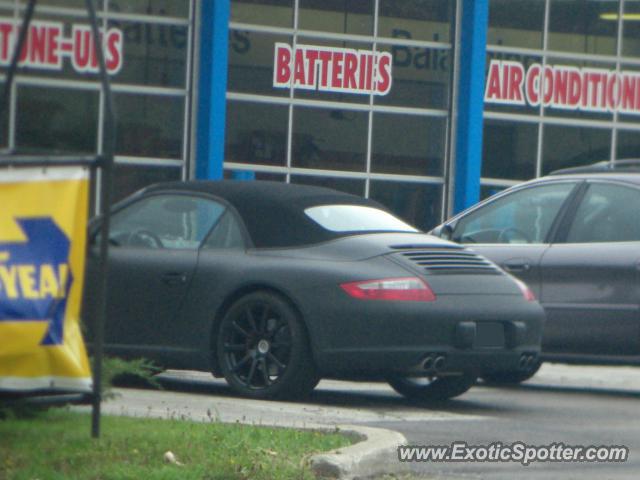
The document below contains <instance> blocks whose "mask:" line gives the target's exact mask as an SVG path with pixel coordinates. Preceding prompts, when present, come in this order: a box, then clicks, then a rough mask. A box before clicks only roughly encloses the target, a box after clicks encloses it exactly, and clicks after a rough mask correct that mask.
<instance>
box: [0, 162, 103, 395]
mask: <svg viewBox="0 0 640 480" xmlns="http://www.w3.org/2000/svg"><path fill="white" fill-rule="evenodd" d="M88 191H89V182H88V174H87V171H86V169H84V168H75V167H73V168H66V167H65V168H56V169H49V170H47V171H43V169H31V168H28V169H23V168H19V169H11V170H0V391H2V390H5V391H7V390H10V391H29V390H41V389H48V390H65V391H67V390H72V391H90V389H91V370H90V367H89V362H88V359H87V355H86V350H85V347H84V343H83V340H82V335H81V331H80V306H81V300H82V286H83V276H84V256H85V242H86V227H87V208H88Z"/></svg>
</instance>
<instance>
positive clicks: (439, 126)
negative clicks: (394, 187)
mask: <svg viewBox="0 0 640 480" xmlns="http://www.w3.org/2000/svg"><path fill="white" fill-rule="evenodd" d="M445 129H446V119H445V118H436V117H422V116H416V115H392V114H383V113H376V114H374V116H373V136H372V138H373V145H372V147H371V171H372V172H375V173H396V174H404V175H431V176H441V175H442V174H443V171H442V170H443V165H444V140H445Z"/></svg>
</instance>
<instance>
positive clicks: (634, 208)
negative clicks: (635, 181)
mask: <svg viewBox="0 0 640 480" xmlns="http://www.w3.org/2000/svg"><path fill="white" fill-rule="evenodd" d="M566 241H567V242H568V243H586V242H589V243H591V242H629V241H640V190H637V189H635V188H631V187H625V186H622V185H613V184H591V185H589V189H588V190H587V192H586V194H585V196H584V198H583V199H582V201H581V203H580V206H579V207H578V210H577V211H576V215H575V217H574V220H573V222H572V224H571V228H570V229H569V233H568V235H567V240H566Z"/></svg>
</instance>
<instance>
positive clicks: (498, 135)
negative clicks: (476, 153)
mask: <svg viewBox="0 0 640 480" xmlns="http://www.w3.org/2000/svg"><path fill="white" fill-rule="evenodd" d="M537 150H538V124H536V123H523V122H511V121H503V120H485V122H484V134H483V139H482V176H483V177H488V178H504V179H517V180H526V179H529V178H532V177H535V174H536V152H537Z"/></svg>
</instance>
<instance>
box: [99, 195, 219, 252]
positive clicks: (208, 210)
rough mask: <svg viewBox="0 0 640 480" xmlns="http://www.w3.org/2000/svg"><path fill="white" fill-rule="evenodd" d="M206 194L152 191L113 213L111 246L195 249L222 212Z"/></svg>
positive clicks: (110, 235)
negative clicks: (204, 195) (205, 196)
mask: <svg viewBox="0 0 640 480" xmlns="http://www.w3.org/2000/svg"><path fill="white" fill-rule="evenodd" d="M224 210H225V207H224V206H223V205H221V204H220V203H218V202H215V201H213V200H209V199H206V198H201V197H196V196H188V195H154V196H150V197H147V198H144V199H142V200H140V201H138V202H135V203H134V204H132V205H129V206H127V207H125V208H124V209H123V210H120V211H118V212H117V213H116V214H114V216H113V219H112V221H111V228H110V234H109V241H110V242H111V244H112V245H115V246H128V247H137V248H168V249H188V250H195V249H197V248H198V247H199V246H200V243H201V242H202V240H203V239H204V238H205V236H206V235H207V234H208V233H209V231H210V230H211V228H212V227H213V225H215V223H216V222H217V221H218V220H219V219H220V217H221V216H222V214H223V213H224Z"/></svg>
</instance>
